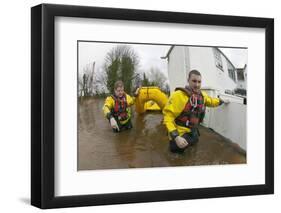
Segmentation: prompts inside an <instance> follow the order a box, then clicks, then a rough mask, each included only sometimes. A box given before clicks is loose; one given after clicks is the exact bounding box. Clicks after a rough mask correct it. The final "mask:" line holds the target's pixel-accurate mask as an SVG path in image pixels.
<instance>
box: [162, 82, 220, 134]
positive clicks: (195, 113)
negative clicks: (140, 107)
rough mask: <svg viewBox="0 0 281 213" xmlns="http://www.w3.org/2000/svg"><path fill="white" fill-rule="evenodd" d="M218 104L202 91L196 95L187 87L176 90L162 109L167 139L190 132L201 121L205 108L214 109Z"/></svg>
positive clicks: (217, 101) (216, 99)
mask: <svg viewBox="0 0 281 213" xmlns="http://www.w3.org/2000/svg"><path fill="white" fill-rule="evenodd" d="M220 104H221V101H220V99H219V98H212V97H210V96H208V95H207V93H206V92H204V91H201V92H200V93H199V94H196V93H193V92H191V89H189V88H188V87H185V88H176V90H175V92H173V93H172V95H171V96H170V98H169V101H168V102H167V104H166V105H165V107H164V109H163V115H164V121H163V123H164V124H165V126H166V128H167V130H168V133H169V139H175V138H176V137H177V136H182V135H183V134H185V133H189V132H191V131H192V128H196V127H197V125H199V124H200V123H201V122H202V121H203V119H204V115H205V109H206V106H207V107H216V106H219V105H220Z"/></svg>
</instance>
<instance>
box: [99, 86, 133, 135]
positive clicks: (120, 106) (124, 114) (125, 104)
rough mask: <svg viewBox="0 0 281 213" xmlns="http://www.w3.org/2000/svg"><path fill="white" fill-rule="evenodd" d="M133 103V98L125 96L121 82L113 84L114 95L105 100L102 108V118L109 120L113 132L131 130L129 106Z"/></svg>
mask: <svg viewBox="0 0 281 213" xmlns="http://www.w3.org/2000/svg"><path fill="white" fill-rule="evenodd" d="M137 92H138V90H137V91H136V94H137ZM134 103H135V98H134V97H131V96H130V95H128V94H126V93H125V91H124V84H123V82H122V81H116V82H115V84H114V94H112V95H111V96H108V97H107V98H106V99H105V103H104V106H103V113H104V116H105V117H106V118H107V119H108V120H109V122H110V126H111V127H112V129H113V131H114V132H120V131H122V130H126V129H131V128H132V127H133V125H132V121H131V116H132V112H131V106H132V105H133V104H134Z"/></svg>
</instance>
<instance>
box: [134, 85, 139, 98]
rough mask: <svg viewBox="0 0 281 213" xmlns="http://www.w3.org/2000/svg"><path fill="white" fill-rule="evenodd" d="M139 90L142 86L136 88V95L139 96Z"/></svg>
mask: <svg viewBox="0 0 281 213" xmlns="http://www.w3.org/2000/svg"><path fill="white" fill-rule="evenodd" d="M139 91H140V88H139V87H138V88H137V89H136V91H135V93H134V96H138V94H139Z"/></svg>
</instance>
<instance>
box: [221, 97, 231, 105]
mask: <svg viewBox="0 0 281 213" xmlns="http://www.w3.org/2000/svg"><path fill="white" fill-rule="evenodd" d="M220 101H221V102H222V103H223V104H229V103H230V101H229V100H228V99H224V98H220Z"/></svg>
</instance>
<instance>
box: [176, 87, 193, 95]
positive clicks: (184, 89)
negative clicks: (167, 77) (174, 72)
mask: <svg viewBox="0 0 281 213" xmlns="http://www.w3.org/2000/svg"><path fill="white" fill-rule="evenodd" d="M177 90H180V91H183V92H184V93H185V94H186V95H187V96H188V97H190V96H191V95H192V92H191V91H190V90H188V89H186V88H185V87H176V89H175V91H177Z"/></svg>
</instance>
